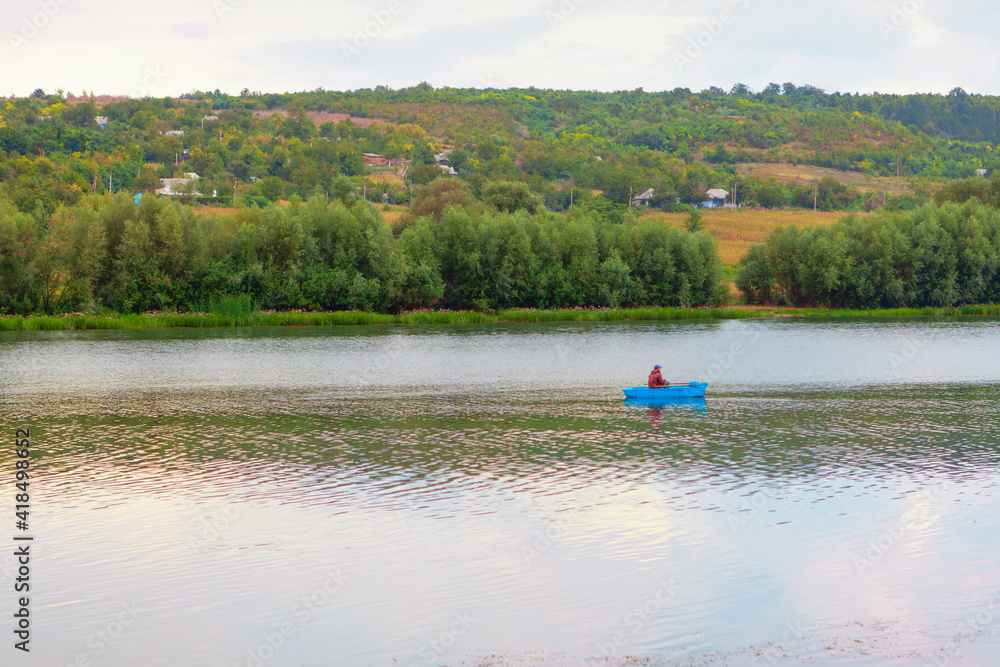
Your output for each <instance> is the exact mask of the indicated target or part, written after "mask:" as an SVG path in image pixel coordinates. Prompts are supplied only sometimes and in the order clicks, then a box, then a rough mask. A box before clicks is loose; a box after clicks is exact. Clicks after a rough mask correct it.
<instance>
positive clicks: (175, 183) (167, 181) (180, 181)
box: [156, 174, 201, 197]
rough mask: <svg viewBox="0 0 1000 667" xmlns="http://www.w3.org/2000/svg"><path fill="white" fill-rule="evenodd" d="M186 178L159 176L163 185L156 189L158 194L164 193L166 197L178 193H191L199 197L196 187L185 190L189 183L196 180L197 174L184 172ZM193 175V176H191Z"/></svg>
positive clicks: (174, 195)
mask: <svg viewBox="0 0 1000 667" xmlns="http://www.w3.org/2000/svg"><path fill="white" fill-rule="evenodd" d="M184 175H185V176H187V177H188V178H161V179H160V183H161V184H162V185H163V187H162V188H160V189H159V190H157V191H156V194H158V195H164V196H167V197H176V196H179V195H186V194H191V195H194V196H195V197H201V193H200V192H198V190H197V189H194V190H192V191H191V192H185V190H187V187H185V186H187V185H188V184H189V183H194V182H195V181H196V180H198V174H184ZM191 177H193V178H191Z"/></svg>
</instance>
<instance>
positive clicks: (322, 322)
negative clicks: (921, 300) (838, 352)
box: [0, 305, 1000, 331]
mask: <svg viewBox="0 0 1000 667" xmlns="http://www.w3.org/2000/svg"><path fill="white" fill-rule="evenodd" d="M972 316H979V317H1000V306H993V305H988V306H962V307H957V308H892V309H883V310H830V309H823V308H770V307H749V306H734V307H728V308H614V309H592V310H588V309H566V310H530V309H512V310H501V311H498V312H494V313H484V312H471V311H447V310H445V311H434V310H431V311H415V312H408V313H402V314H399V315H384V314H381V313H366V312H359V311H348V312H330V313H322V312H320V313H307V312H256V313H248V314H245V315H219V314H212V313H144V314H141V315H135V314H128V315H86V314H71V315H60V316H46V315H31V316H27V317H20V316H2V317H0V331H72V330H100V329H163V328H181V327H186V328H204V327H275V326H356V325H392V324H397V325H400V324H401V325H420V324H499V323H505V322H624V321H648V322H662V321H675V320H736V319H749V318H773V317H823V318H875V317H883V318H891V317H930V318H939V317H972Z"/></svg>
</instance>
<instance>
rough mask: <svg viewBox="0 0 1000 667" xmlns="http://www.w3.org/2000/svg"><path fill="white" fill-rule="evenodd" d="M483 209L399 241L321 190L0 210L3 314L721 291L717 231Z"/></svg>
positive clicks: (443, 218) (374, 215)
mask: <svg viewBox="0 0 1000 667" xmlns="http://www.w3.org/2000/svg"><path fill="white" fill-rule="evenodd" d="M473 204H474V205H473V206H471V207H465V206H459V205H449V206H446V207H445V208H444V209H442V210H440V211H438V210H435V209H433V208H431V209H428V214H427V215H424V216H422V217H419V218H417V219H416V220H415V221H413V223H412V224H410V225H409V226H407V227H405V229H403V230H402V231H401V233H400V235H399V237H398V238H397V237H396V236H395V235H394V234H393V232H392V229H391V228H390V227H389V225H387V224H386V223H385V221H384V220H383V219H382V217H381V215H380V214H379V213H378V212H377V211H376V210H375V208H373V207H372V206H371V205H370V204H368V203H367V202H355V203H353V204H351V205H345V204H344V203H342V202H340V201H335V202H333V203H328V202H327V201H326V200H325V198H323V197H320V196H316V197H313V198H312V199H310V200H309V201H307V202H305V203H293V204H289V205H278V204H273V205H270V206H268V207H266V208H264V209H260V208H255V207H252V208H240V209H237V210H236V212H235V213H226V214H223V213H214V212H211V211H206V210H204V209H202V210H200V211H196V210H195V209H192V208H190V207H185V206H182V205H181V204H179V203H177V202H173V201H167V200H165V199H162V198H155V197H149V198H144V199H143V200H142V201H141V203H140V204H139V205H138V206H136V205H135V204H134V203H133V201H132V199H131V197H128V196H124V195H118V196H115V197H98V196H94V197H86V198H84V199H83V200H82V202H81V203H80V204H78V205H75V206H69V207H63V208H60V209H58V210H57V211H56V213H55V214H54V215H52V216H51V218H49V219H48V221H47V222H40V221H39V219H38V218H37V217H36V216H32V215H29V214H26V213H21V212H19V211H18V210H17V209H16V208H15V207H14V206H12V205H10V204H9V203H5V202H3V201H0V313H19V314H27V313H32V312H47V313H59V312H69V311H74V310H89V309H93V308H95V307H103V308H108V309H112V310H115V311H118V312H142V311H147V310H202V309H204V308H205V307H206V304H211V303H222V302H226V303H230V302H231V303H237V302H238V303H253V304H256V305H258V306H259V307H262V308H270V309H276V310H293V309H304V310H366V311H378V312H396V311H400V310H411V309H421V308H432V307H448V308H463V309H479V310H494V309H499V308H511V307H539V308H541V307H575V306H641V305H664V306H700V305H715V304H718V303H720V302H722V301H723V300H724V298H725V295H726V290H725V288H724V287H723V286H722V285H721V284H720V281H721V278H722V266H721V263H720V260H719V256H718V252H717V250H716V247H715V242H714V240H713V239H711V238H710V237H708V236H707V235H704V234H687V233H685V232H683V231H681V230H678V229H675V228H672V227H668V226H666V225H664V224H662V223H657V222H654V221H649V220H646V221H641V220H635V219H633V218H632V217H627V218H626V222H625V223H623V224H613V223H611V222H609V221H608V220H606V219H605V218H602V217H600V216H599V215H597V214H594V213H589V212H586V211H584V210H582V209H581V210H576V211H574V213H573V214H572V215H569V216H561V215H554V214H550V213H545V212H538V213H529V212H527V211H524V210H517V211H515V212H512V213H508V212H499V211H496V210H494V209H492V208H487V207H483V206H481V205H478V204H475V203H474V202H473ZM227 299H228V300H229V301H226V300H227ZM232 299H237V301H232Z"/></svg>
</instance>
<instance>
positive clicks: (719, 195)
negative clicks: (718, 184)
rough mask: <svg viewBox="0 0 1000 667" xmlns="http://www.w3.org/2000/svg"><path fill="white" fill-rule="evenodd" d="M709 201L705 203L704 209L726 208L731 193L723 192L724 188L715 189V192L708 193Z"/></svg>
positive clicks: (703, 204)
mask: <svg viewBox="0 0 1000 667" xmlns="http://www.w3.org/2000/svg"><path fill="white" fill-rule="evenodd" d="M705 194H707V195H708V197H709V200H708V201H706V202H703V203H702V205H701V207H702V208H725V207H726V198H727V197H729V192H728V191H726V190H723V189H722V188H715V189H714V190H709V191H708V192H707V193H705Z"/></svg>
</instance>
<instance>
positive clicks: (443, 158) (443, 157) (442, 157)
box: [434, 149, 451, 164]
mask: <svg viewBox="0 0 1000 667" xmlns="http://www.w3.org/2000/svg"><path fill="white" fill-rule="evenodd" d="M449 157H451V150H450V149H449V150H446V151H442V152H440V153H438V154H437V155H435V156H434V159H435V160H437V162H438V164H441V163H442V162H447V161H448V158H449Z"/></svg>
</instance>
